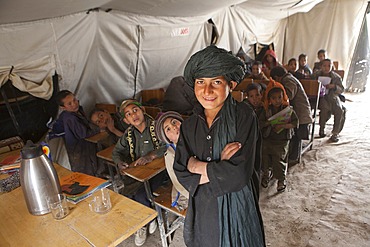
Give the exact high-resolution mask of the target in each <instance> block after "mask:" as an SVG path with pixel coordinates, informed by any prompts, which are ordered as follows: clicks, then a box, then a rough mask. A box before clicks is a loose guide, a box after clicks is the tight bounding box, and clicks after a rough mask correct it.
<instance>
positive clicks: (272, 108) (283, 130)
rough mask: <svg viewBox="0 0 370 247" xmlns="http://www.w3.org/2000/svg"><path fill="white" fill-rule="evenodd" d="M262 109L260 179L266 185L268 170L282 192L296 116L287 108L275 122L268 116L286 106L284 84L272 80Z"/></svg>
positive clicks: (268, 177) (268, 175) (286, 98)
mask: <svg viewBox="0 0 370 247" xmlns="http://www.w3.org/2000/svg"><path fill="white" fill-rule="evenodd" d="M264 102H265V112H264V114H261V116H260V118H259V122H260V127H261V129H262V136H263V142H262V143H263V144H262V172H263V175H262V181H261V184H262V186H263V187H264V188H266V187H267V186H268V183H269V180H270V178H271V177H272V174H271V171H270V170H269V167H270V166H271V167H272V173H273V175H274V177H275V178H277V180H278V183H277V191H278V192H283V191H284V190H285V188H286V178H285V176H286V172H287V166H288V164H287V161H288V150H289V142H290V139H291V138H292V136H293V129H294V128H296V127H297V126H298V117H297V115H296V114H295V112H294V110H293V109H292V108H291V109H290V113H289V114H286V117H285V118H283V119H282V120H281V121H277V123H273V121H269V118H270V117H272V116H274V115H275V114H277V113H279V112H281V111H283V110H284V109H285V108H286V107H289V102H288V96H287V95H286V92H285V89H284V86H283V85H281V84H280V83H278V82H275V81H273V80H271V81H270V83H269V85H268V86H267V90H266V97H265V100H264Z"/></svg>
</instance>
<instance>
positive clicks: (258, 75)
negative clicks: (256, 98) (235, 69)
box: [246, 61, 268, 80]
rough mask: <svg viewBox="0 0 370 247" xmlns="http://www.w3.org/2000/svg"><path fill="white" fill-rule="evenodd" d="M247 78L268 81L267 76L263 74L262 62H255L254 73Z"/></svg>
mask: <svg viewBox="0 0 370 247" xmlns="http://www.w3.org/2000/svg"><path fill="white" fill-rule="evenodd" d="M246 78H250V79H255V80H268V78H267V76H266V75H265V74H264V73H263V72H262V63H261V62H260V61H255V62H254V63H253V65H252V73H251V74H250V75H248V76H247V77H246Z"/></svg>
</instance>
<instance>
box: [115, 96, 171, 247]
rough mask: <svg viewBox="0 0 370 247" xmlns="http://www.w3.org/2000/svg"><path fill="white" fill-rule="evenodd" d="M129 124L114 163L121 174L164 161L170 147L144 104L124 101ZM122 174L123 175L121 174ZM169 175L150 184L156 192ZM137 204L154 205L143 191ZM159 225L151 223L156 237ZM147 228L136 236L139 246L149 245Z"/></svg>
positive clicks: (123, 107)
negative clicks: (163, 139) (146, 242)
mask: <svg viewBox="0 0 370 247" xmlns="http://www.w3.org/2000/svg"><path fill="white" fill-rule="evenodd" d="M120 113H121V114H122V116H123V118H124V121H125V123H127V124H129V125H130V126H129V127H128V128H127V129H126V131H125V133H124V134H123V136H122V137H121V138H120V139H119V140H118V142H117V144H116V146H115V147H114V149H113V152H112V159H113V161H114V163H115V164H117V165H118V167H119V169H120V170H123V169H126V168H128V167H134V166H138V165H139V166H140V165H146V164H147V163H149V162H151V161H153V160H154V159H157V158H159V157H162V156H163V155H164V153H165V151H166V145H165V144H164V143H162V142H160V141H159V140H158V138H157V136H156V134H155V131H154V130H155V122H154V120H153V119H152V117H150V116H149V115H147V114H145V112H144V110H143V108H142V106H141V104H140V103H139V102H138V101H136V100H134V99H129V100H124V101H123V102H122V104H121V106H120ZM121 172H122V171H121ZM166 178H167V174H166V173H165V172H164V173H163V172H162V173H161V174H158V175H156V176H155V177H154V178H152V179H151V180H150V185H151V188H152V190H155V189H156V188H158V187H159V186H160V185H162V183H163V182H165V181H166ZM133 199H134V200H135V201H138V202H140V203H141V204H143V205H146V206H148V207H150V201H149V199H148V197H147V195H146V192H145V190H144V189H143V188H142V189H140V190H138V191H137V192H136V193H135V195H134V196H133ZM156 227H157V225H156V221H155V220H153V221H152V222H151V223H149V233H150V234H152V233H154V231H155V229H156ZM146 229H147V228H146V227H143V228H141V229H140V230H139V231H137V232H136V233H135V244H136V245H137V246H141V245H143V244H144V243H145V240H146V236H147V231H146Z"/></svg>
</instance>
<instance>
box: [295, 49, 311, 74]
mask: <svg viewBox="0 0 370 247" xmlns="http://www.w3.org/2000/svg"><path fill="white" fill-rule="evenodd" d="M298 63H299V66H298V69H297V71H296V72H295V74H294V76H295V77H297V78H298V79H310V78H311V75H312V70H311V68H310V66H308V64H307V55H306V54H304V53H302V54H300V55H299V57H298Z"/></svg>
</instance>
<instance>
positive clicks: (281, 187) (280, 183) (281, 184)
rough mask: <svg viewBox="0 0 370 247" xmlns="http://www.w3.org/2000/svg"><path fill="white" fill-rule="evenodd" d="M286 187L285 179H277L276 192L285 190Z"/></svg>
mask: <svg viewBox="0 0 370 247" xmlns="http://www.w3.org/2000/svg"><path fill="white" fill-rule="evenodd" d="M285 188H286V180H285V179H284V180H279V181H278V183H277V191H278V192H283V191H285Z"/></svg>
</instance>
